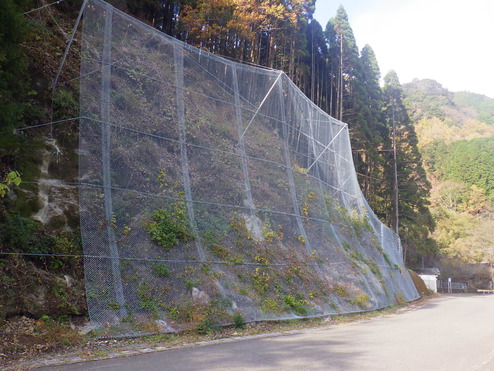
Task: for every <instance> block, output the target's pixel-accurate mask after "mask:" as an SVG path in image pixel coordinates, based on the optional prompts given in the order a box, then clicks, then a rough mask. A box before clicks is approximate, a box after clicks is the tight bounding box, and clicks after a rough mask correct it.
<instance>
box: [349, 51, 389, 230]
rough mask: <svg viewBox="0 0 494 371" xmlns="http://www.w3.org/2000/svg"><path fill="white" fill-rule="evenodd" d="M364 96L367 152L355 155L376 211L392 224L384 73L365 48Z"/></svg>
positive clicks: (366, 191)
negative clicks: (381, 84) (384, 110)
mask: <svg viewBox="0 0 494 371" xmlns="http://www.w3.org/2000/svg"><path fill="white" fill-rule="evenodd" d="M360 63H361V71H362V74H361V76H362V81H361V86H362V90H363V96H362V97H361V98H360V100H359V103H360V104H359V105H358V109H359V110H360V111H361V112H360V117H361V118H362V120H363V121H364V122H365V123H366V125H367V127H368V128H369V137H368V138H367V140H366V143H365V147H364V150H361V151H359V152H357V153H356V154H355V158H357V159H358V162H357V166H358V170H359V172H361V177H360V183H361V186H362V191H363V192H364V195H365V197H366V198H367V200H368V201H369V204H370V205H371V207H372V209H373V210H374V212H375V213H376V214H377V215H378V216H379V217H380V218H381V219H382V220H385V221H387V222H389V215H390V208H389V204H390V199H391V196H392V193H391V189H392V179H393V177H392V176H390V175H391V174H390V173H389V171H387V170H389V168H390V166H391V165H392V164H390V163H389V152H388V150H389V149H390V148H391V141H390V135H389V130H388V127H387V126H386V121H385V117H384V112H383V106H384V96H383V93H382V90H381V87H380V86H379V79H380V78H381V72H380V70H379V66H378V64H377V59H376V56H375V54H374V51H373V50H372V48H371V47H370V46H369V45H365V46H364V48H363V49H362V52H361V56H360Z"/></svg>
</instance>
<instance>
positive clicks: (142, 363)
mask: <svg viewBox="0 0 494 371" xmlns="http://www.w3.org/2000/svg"><path fill="white" fill-rule="evenodd" d="M55 369H61V370H64V371H68V370H105V371H106V370H119V371H120V370H143V371H144V370H180V371H182V370H345V371H346V370H365V371H369V370H391V371H394V370H399V371H404V370H417V371H424V370H433V371H439V370H445V371H446V370H447V371H455V370H458V371H467V370H484V371H487V370H494V295H472V296H470V295H469V296H459V295H458V296H446V297H439V298H435V299H432V300H430V301H428V302H427V303H426V304H425V305H424V306H422V307H419V308H417V309H414V310H411V311H406V312H403V313H399V314H395V315H392V316H388V317H380V318H377V319H372V320H368V321H364V322H357V323H349V324H343V325H337V326H328V327H325V328H318V329H310V330H304V331H301V332H298V333H295V334H288V335H281V336H273V337H267V338H261V339H251V340H243V341H238V342H231V343H224V344H212V345H207V346H201V347H195V348H189V349H175V350H168V351H162V352H154V353H149V354H143V355H138V356H133V357H128V358H116V359H110V360H104V361H95V362H86V363H81V364H75V365H70V366H65V367H63V368H60V367H58V368H44V370H55Z"/></svg>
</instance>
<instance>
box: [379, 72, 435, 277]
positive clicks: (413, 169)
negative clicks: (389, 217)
mask: <svg viewBox="0 0 494 371" xmlns="http://www.w3.org/2000/svg"><path fill="white" fill-rule="evenodd" d="M383 91H384V96H385V101H386V106H385V114H386V120H387V122H388V126H389V127H392V126H393V124H394V125H395V127H396V147H397V168H398V189H399V203H398V208H399V225H398V227H399V228H398V229H399V232H400V236H401V237H402V242H403V251H404V255H405V261H406V262H407V264H408V265H410V266H415V267H416V266H419V265H420V264H422V258H424V259H428V258H433V257H434V256H435V254H436V253H437V247H436V245H435V243H434V241H433V240H432V239H431V238H430V237H429V235H430V233H431V232H432V231H433V230H434V227H435V224H434V219H433V217H432V215H431V213H430V211H429V207H428V206H429V202H428V198H429V193H430V188H431V185H430V183H429V181H428V180H427V178H426V173H425V170H424V168H423V166H422V157H421V155H420V152H419V150H418V147H417V144H418V139H417V134H416V133H415V129H414V127H413V125H412V123H411V122H410V119H409V116H408V113H407V110H406V108H405V105H404V103H403V89H402V87H401V85H400V81H399V79H398V75H397V74H396V72H394V71H390V72H388V74H387V75H386V76H385V77H384V88H383Z"/></svg>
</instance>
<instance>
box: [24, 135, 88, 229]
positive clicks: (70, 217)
mask: <svg viewBox="0 0 494 371" xmlns="http://www.w3.org/2000/svg"><path fill="white" fill-rule="evenodd" d="M45 144H46V146H45V149H44V150H43V152H42V155H41V156H42V162H41V166H40V171H41V172H40V178H39V180H38V182H39V183H38V202H39V205H40V209H39V211H38V212H36V213H35V214H34V215H33V216H32V218H33V219H35V220H38V221H40V222H41V223H43V224H44V225H48V226H50V227H53V228H61V229H71V228H74V227H77V226H78V220H77V219H78V213H79V201H78V197H77V187H76V186H75V185H72V184H67V181H66V179H65V176H69V177H70V172H71V171H73V169H72V168H73V167H75V166H76V164H75V163H69V161H70V158H69V156H67V155H66V154H65V153H64V151H62V149H61V148H60V146H59V145H58V143H57V140H56V139H54V138H48V139H47V140H46V142H45ZM55 167H57V168H59V169H64V168H65V169H67V170H66V171H65V174H64V171H63V170H59V172H60V173H61V174H57V175H61V176H63V178H64V179H63V180H62V179H54V176H53V175H52V174H51V173H50V170H51V169H53V168H55ZM64 175H65V176H64ZM64 180H65V181H64Z"/></svg>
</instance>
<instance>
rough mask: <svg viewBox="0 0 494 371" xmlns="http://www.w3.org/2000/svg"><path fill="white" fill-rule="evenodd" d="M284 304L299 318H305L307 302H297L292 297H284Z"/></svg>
mask: <svg viewBox="0 0 494 371" xmlns="http://www.w3.org/2000/svg"><path fill="white" fill-rule="evenodd" d="M284 299H285V303H286V304H287V305H288V306H289V307H290V308H291V309H293V311H294V312H295V314H298V315H300V316H306V315H307V313H308V310H307V306H306V304H307V302H306V301H305V300H297V298H295V297H294V296H293V295H290V294H288V295H285V298H284Z"/></svg>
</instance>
